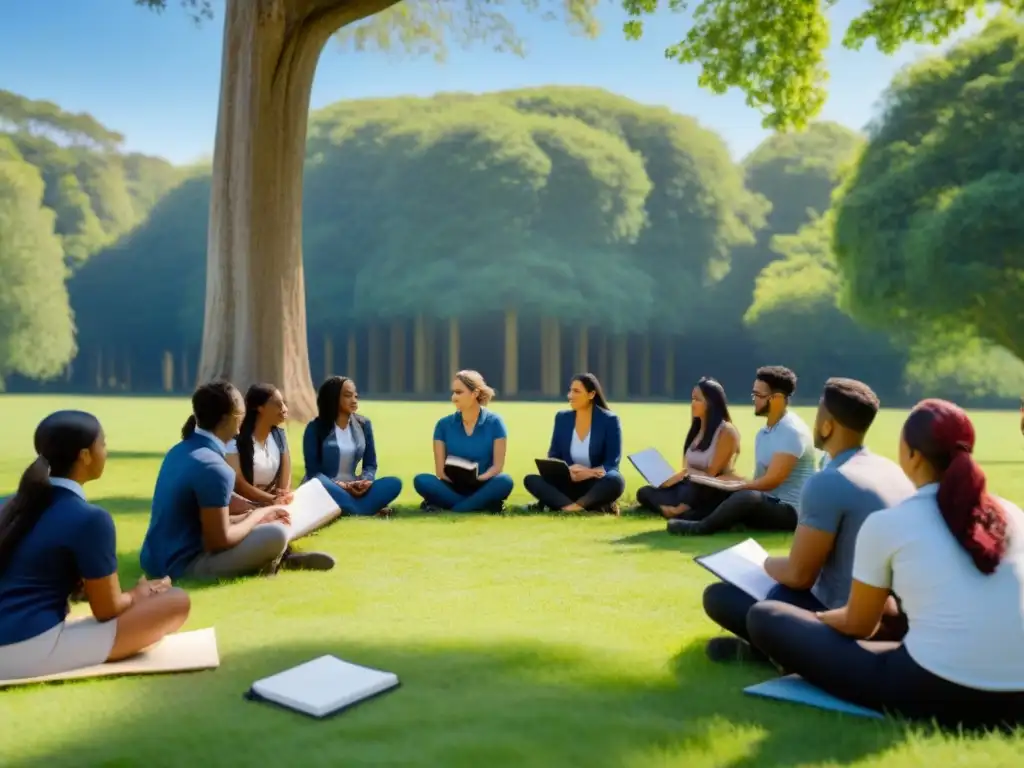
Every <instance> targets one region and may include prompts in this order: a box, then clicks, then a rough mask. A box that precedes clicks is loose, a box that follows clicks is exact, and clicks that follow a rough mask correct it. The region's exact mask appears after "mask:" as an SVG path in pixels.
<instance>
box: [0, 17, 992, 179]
mask: <svg viewBox="0 0 1024 768" xmlns="http://www.w3.org/2000/svg"><path fill="white" fill-rule="evenodd" d="M218 4H219V3H218ZM6 5H7V7H5V8H4V23H3V25H2V26H0V73H3V74H2V76H0V88H4V89H7V90H11V91H14V92H16V93H21V94H23V95H25V96H29V97H31V98H36V99H49V100H51V101H55V102H57V103H58V104H60V105H61V106H62V107H63V108H64V109H66V110H69V111H73V112H78V111H87V112H90V113H92V114H93V115H94V116H95V117H96V118H97V119H99V120H100V122H102V123H104V124H105V125H106V126H108V127H109V128H111V129H113V130H116V131H118V132H120V133H122V134H124V135H125V136H126V142H125V144H126V148H127V149H129V150H134V151H141V152H146V153H149V154H155V155H161V156H163V157H167V158H168V159H170V160H173V161H175V162H188V161H191V160H195V159H197V158H199V157H203V156H208V155H209V154H210V153H212V149H213V135H214V127H215V125H216V116H217V97H218V88H219V85H220V81H219V72H220V52H221V33H222V18H223V15H222V14H221V13H218V15H217V18H216V19H215V20H214V21H212V22H204V23H203V24H202V25H200V26H199V27H197V26H196V25H195V24H194V23H193V22H192V21H191V20H190V19H189V18H188V17H187V15H186V14H185V13H184V12H183V11H181V10H180V8H179V7H178V4H177V0H170V2H169V6H170V7H169V8H168V10H167V11H166V12H164V13H163V14H162V15H161V14H155V13H152V12H150V11H147V10H145V9H143V8H138V7H136V6H135V5H134V3H133V2H132V1H131V0H16V1H15V2H9V3H7V4H6ZM863 7H864V2H863V0H841V2H839V3H838V4H837V6H835V8H834V9H833V12H832V17H831V18H832V40H833V45H832V47H831V49H830V51H829V55H828V64H829V68H830V71H831V82H830V91H829V92H830V96H829V100H828V103H827V104H826V107H825V110H824V113H823V114H822V118H824V119H830V120H836V121H838V122H840V123H844V124H846V125H849V126H850V127H852V128H859V127H861V126H863V125H864V123H865V122H867V120H869V119H870V118H871V116H872V115H873V113H874V109H875V106H876V104H877V100H878V97H879V95H880V94H881V92H882V90H883V89H884V88H885V86H886V85H887V84H888V82H889V81H890V79H891V78H892V76H893V74H894V73H895V72H896V71H897V70H898V69H899V68H900V67H901V66H903V65H905V64H906V63H908V62H910V61H913V60H914V59H915V58H918V57H920V56H921V55H924V54H925V53H927V52H928V49H926V48H921V47H916V46H905V47H904V48H903V49H901V50H900V51H899V52H898V53H897V54H896V55H894V56H891V57H890V56H883V55H882V54H880V53H879V52H878V51H877V50H876V49H875V48H874V46H873V45H870V44H869V45H867V46H865V47H864V48H863V49H861V50H860V51H847V50H845V49H843V48H841V47H840V45H839V41H840V40H841V39H842V35H843V32H844V31H845V29H846V26H847V24H848V23H849V20H850V19H851V18H853V16H854V15H855V14H856V13H857V12H858V11H859V10H861V9H862V8H863ZM513 13H514V16H515V18H516V20H517V26H518V28H519V30H520V32H521V35H522V36H523V38H524V39H525V40H526V42H527V45H528V49H529V50H528V54H527V56H526V57H525V58H518V57H516V56H513V55H511V54H501V53H495V52H493V51H490V50H488V48H487V46H486V45H483V44H480V45H477V46H476V47H474V48H473V49H470V50H468V51H464V50H461V49H456V50H454V51H453V52H452V54H451V55H450V56H449V58H448V60H447V62H445V63H443V64H438V63H435V62H434V61H433V59H431V58H430V57H410V56H399V55H396V54H385V53H350V52H345V51H342V50H341V49H340V46H338V45H337V44H336V43H333V42H332V43H331V44H329V45H328V47H327V50H325V51H324V54H323V56H322V58H321V60H320V65H319V69H318V70H317V77H316V82H315V84H314V87H313V99H312V106H313V108H314V109H315V108H317V107H320V106H324V105H326V104H330V103H332V102H334V101H338V100H340V99H352V98H361V97H368V96H374V97H379V96H397V95H423V96H425V95H429V94H431V93H435V92H437V91H471V92H482V91H491V90H500V89H506V88H518V87H525V86H533V85H545V84H567V85H592V86H600V87H603V88H607V89H609V90H611V91H615V92H617V93H621V94H623V95H625V96H628V97H630V98H633V99H635V100H637V101H641V102H644V103H649V104H662V105H666V106H668V107H670V108H671V109H673V110H675V111H677V112H681V113H684V114H689V115H693V116H694V117H696V118H697V119H698V120H700V122H701V123H703V124H704V125H706V126H708V127H710V128H713V129H714V130H716V131H717V132H718V133H719V134H721V135H722V136H723V138H724V139H725V140H726V142H727V143H728V145H729V148H730V150H731V151H732V153H733V155H734V156H736V157H737V158H739V157H741V156H743V155H744V154H746V153H747V152H749V151H750V150H751V149H753V148H754V147H755V146H757V144H758V142H760V141H761V140H762V139H763V138H764V137H765V135H766V132H765V131H764V130H763V129H762V128H761V126H760V120H761V117H760V115H759V114H758V113H757V112H756V111H754V110H752V109H750V108H748V107H747V106H746V105H745V104H744V100H743V97H742V95H740V94H738V93H729V94H726V95H723V96H715V95H713V94H711V93H709V92H706V91H704V90H702V89H700V88H699V87H698V86H697V75H698V71H699V70H698V68H697V67H694V66H683V65H680V64H676V63H673V62H670V61H667V60H666V59H665V58H664V56H663V51H664V49H665V47H666V46H668V45H670V44H671V43H673V42H676V41H678V40H679V39H681V38H682V36H683V35H684V34H685V30H686V18H685V17H684V16H679V15H673V14H670V13H667V12H665V13H660V14H658V15H657V16H655V17H652V18H651V19H649V20H648V21H647V32H646V34H645V35H644V38H643V40H641V41H639V42H629V41H627V40H625V38H624V37H623V35H622V31H621V28H622V22H623V21H624V20H625V18H626V17H625V14H624V13H623V12H622V11H621V10H620V6H619V4H618V3H616V2H610V1H609V2H605V3H604V4H603V5H601V6H600V11H599V17H600V18H601V22H602V27H603V32H602V34H601V36H600V37H599V38H598V39H597V40H588V39H585V38H581V37H575V36H573V35H572V34H571V32H570V31H569V30H568V29H567V28H566V27H565V26H563V25H560V24H558V23H555V22H544V21H541V20H540V19H539V18H537V17H536V16H531V15H529V14H526V13H525V12H523V11H514V12H513ZM970 28H971V29H978V28H980V24H978V23H972V24H971V25H970Z"/></svg>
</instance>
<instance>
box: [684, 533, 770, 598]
mask: <svg viewBox="0 0 1024 768" xmlns="http://www.w3.org/2000/svg"><path fill="white" fill-rule="evenodd" d="M767 559H768V553H767V552H766V551H765V549H764V547H762V546H761V545H760V544H758V543H757V542H756V541H754V540H753V539H747V540H746V541H741V542H740V543H739V544H736V545H734V546H731V547H729V548H728V549H723V550H720V551H718V552H714V553H712V554H710V555H698V556H697V557H695V558H694V560H695V561H696V562H697V563H698V564H699V565H702V566H704V567H705V568H707V569H708V570H709V571H711V572H712V573H713V574H715V576H717V577H718V578H720V579H721V580H722V581H724V582H727V583H729V584H732V585H733V586H735V587H739V588H740V589H742V590H743V591H744V592H746V593H747V594H748V595H750V596H751V597H752V598H754V599H755V600H764V599H766V598H767V597H768V593H769V592H770V591H771V589H772V587H775V586H776V585H778V582H777V581H776V580H775V579H773V578H772V577H771V576H769V575H768V574H767V573H766V572H765V570H764V561H765V560H767Z"/></svg>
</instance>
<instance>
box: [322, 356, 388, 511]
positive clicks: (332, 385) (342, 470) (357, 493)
mask: <svg viewBox="0 0 1024 768" xmlns="http://www.w3.org/2000/svg"><path fill="white" fill-rule="evenodd" d="M316 408H317V416H316V418H315V419H313V420H312V421H311V422H309V424H307V425H306V432H305V434H304V435H303V437H302V458H303V461H304V462H305V464H306V476H305V478H304V479H303V480H304V481H305V480H308V479H310V478H314V477H315V478H317V479H318V480H319V481H320V482H321V483H323V485H324V487H325V488H326V489H327V492H328V493H329V494H331V498H333V499H334V500H335V502H337V504H338V506H339V507H341V511H342V512H344V513H346V514H349V515H384V516H386V515H390V514H391V510H390V509H389V508H388V505H389V504H391V502H393V501H394V500H395V499H397V498H398V494H400V493H401V492H402V481H401V480H399V479H398V478H397V477H381V478H378V477H377V448H376V446H375V445H374V441H373V428H372V427H371V425H370V420H369V419H367V418H365V417H363V416H360V415H359V414H357V413H356V411H358V410H359V393H358V392H357V391H356V384H355V382H354V381H352V379H349V378H347V377H345V376H331V377H330V378H329V379H327V381H325V382H324V383H323V384H321V385H320V390H319V391H318V392H317V394H316ZM360 461H362V463H363V468H362V472H360V473H359V474H356V466H358V464H359V462H360Z"/></svg>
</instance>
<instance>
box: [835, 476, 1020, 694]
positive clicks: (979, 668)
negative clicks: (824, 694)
mask: <svg viewBox="0 0 1024 768" xmlns="http://www.w3.org/2000/svg"><path fill="white" fill-rule="evenodd" d="M937 487H938V486H937V485H931V486H924V487H922V488H920V489H919V490H918V492H917V493H916V494H915V495H914V496H912V497H911V498H909V499H907V500H906V501H904V502H903V503H902V504H900V505H898V506H896V507H893V508H891V509H886V510H882V511H880V512H878V513H875V514H873V515H871V516H870V517H869V518H868V519H867V520H866V521H865V523H864V525H863V526H862V527H861V533H860V537H859V539H858V547H859V548H864V549H865V550H866V552H885V553H887V554H888V557H887V558H886V560H887V563H886V567H887V568H888V569H890V571H891V574H892V588H893V591H894V592H895V593H896V594H897V595H899V597H900V600H901V602H902V604H903V610H904V612H905V613H906V614H907V619H908V624H909V629H908V631H907V634H906V637H905V638H904V640H903V642H904V645H905V646H906V649H907V652H908V653H909V654H910V656H911V657H912V658H913V659H914V661H916V662H917V663H918V664H920V665H921V666H922V667H923V668H924V669H927V670H928V671H929V672H931V673H932V674H934V675H937V676H939V677H942V678H945V679H946V680H950V681H952V682H954V683H957V684H959V685H963V686H967V687H969V688H974V689H979V690H990V691H999V690H1008V691H1024V512H1021V510H1020V509H1019V508H1018V507H1017V506H1015V505H1014V504H1012V503H1010V502H1008V501H1006V500H1005V499H996V500H997V501H998V502H999V503H1000V504H1001V505H1002V507H1003V509H1004V510H1005V511H1006V524H1007V531H1008V533H1009V536H1008V541H1007V549H1006V553H1005V555H1004V556H1003V558H1002V560H1001V562H1000V563H999V565H998V567H997V568H996V570H995V572H994V573H992V574H989V575H986V574H984V573H982V572H981V571H980V570H979V569H978V568H976V567H975V566H974V564H973V563H972V561H971V556H970V555H969V554H968V553H967V551H965V549H964V547H963V546H962V545H961V544H960V543H959V542H958V541H957V540H956V539H955V538H954V537H953V536H951V535H950V531H949V527H948V525H947V524H946V522H945V521H944V520H943V518H942V515H941V514H940V512H939V511H938V505H937V502H936V490H937ZM860 562H864V563H867V562H868V558H863V559H861V558H858V563H860ZM873 567H878V566H873ZM867 568H869V566H867V565H864V566H862V569H867ZM876 577H877V574H873V573H860V572H858V571H855V572H854V578H856V579H858V580H859V581H865V582H866V583H875V582H874V581H872V580H873V579H875V578H876Z"/></svg>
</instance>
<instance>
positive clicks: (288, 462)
mask: <svg viewBox="0 0 1024 768" xmlns="http://www.w3.org/2000/svg"><path fill="white" fill-rule="evenodd" d="M291 490H292V454H291V452H290V451H285V452H284V453H282V454H281V481H280V482H279V483H278V484H277V493H278V495H279V496H284V495H286V494H288V493H291Z"/></svg>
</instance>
